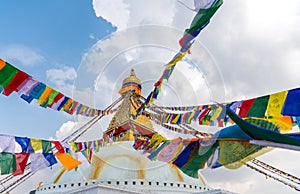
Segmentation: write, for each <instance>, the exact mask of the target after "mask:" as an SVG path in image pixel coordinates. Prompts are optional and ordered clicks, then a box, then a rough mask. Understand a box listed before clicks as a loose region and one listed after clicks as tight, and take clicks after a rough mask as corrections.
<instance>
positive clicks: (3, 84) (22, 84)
mask: <svg viewBox="0 0 300 194" xmlns="http://www.w3.org/2000/svg"><path fill="white" fill-rule="evenodd" d="M0 88H1V90H0V92H1V93H2V94H3V95H5V96H9V95H10V94H11V93H12V92H18V93H19V95H20V97H21V99H23V100H25V101H26V102H28V103H31V102H32V101H33V100H36V103H37V104H39V105H40V106H41V107H43V108H51V109H54V110H57V111H64V112H66V113H68V114H80V115H84V116H88V117H94V116H98V115H108V114H113V113H114V112H115V110H109V111H106V110H99V109H95V108H92V107H89V106H86V105H83V104H81V103H79V102H77V101H75V100H73V99H72V98H70V97H67V96H65V95H64V94H62V93H60V92H58V91H56V90H54V89H53V88H51V87H50V86H48V85H46V84H44V83H42V82H40V81H38V80H36V79H34V78H33V77H31V76H30V75H28V74H27V73H25V72H23V71H21V70H19V69H17V68H16V67H14V66H13V65H11V64H9V63H7V62H5V61H4V60H2V59H0Z"/></svg>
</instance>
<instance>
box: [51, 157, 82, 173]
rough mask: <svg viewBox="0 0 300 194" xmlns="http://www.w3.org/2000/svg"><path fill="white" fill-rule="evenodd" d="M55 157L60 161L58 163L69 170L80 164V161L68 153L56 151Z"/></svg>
mask: <svg viewBox="0 0 300 194" xmlns="http://www.w3.org/2000/svg"><path fill="white" fill-rule="evenodd" d="M55 156H56V158H57V159H58V160H59V161H60V163H61V164H62V165H63V166H64V167H66V168H67V169H68V170H69V171H70V170H72V169H74V168H76V167H77V166H79V165H80V164H81V162H80V161H78V160H76V159H74V158H72V157H71V156H70V155H68V154H62V153H56V154H55Z"/></svg>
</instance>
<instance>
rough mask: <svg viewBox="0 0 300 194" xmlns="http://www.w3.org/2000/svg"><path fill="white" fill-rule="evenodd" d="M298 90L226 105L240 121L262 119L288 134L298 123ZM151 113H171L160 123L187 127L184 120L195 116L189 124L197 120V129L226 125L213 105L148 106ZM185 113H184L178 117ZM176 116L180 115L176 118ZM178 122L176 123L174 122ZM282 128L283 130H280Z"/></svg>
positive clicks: (221, 111) (225, 121) (164, 114)
mask: <svg viewBox="0 0 300 194" xmlns="http://www.w3.org/2000/svg"><path fill="white" fill-rule="evenodd" d="M299 99H300V88H295V89H291V90H285V91H281V92H277V93H274V94H270V95H265V96H261V97H257V98H252V99H248V100H241V101H233V102H227V103H224V104H223V105H226V106H227V107H228V108H230V109H231V110H233V111H234V112H235V113H236V114H238V115H239V116H240V117H241V118H249V117H253V118H264V119H267V120H268V121H271V122H273V123H276V124H277V125H280V126H281V130H286V131H287V130H290V129H291V128H292V125H293V124H297V123H298V121H297V120H300V119H299V118H298V117H300V108H299V107H300V100H299ZM149 109H150V110H152V111H154V112H157V113H158V112H159V111H160V110H166V111H172V113H168V112H167V113H163V116H162V118H161V122H163V123H176V124H182V123H185V124H190V121H191V120H189V119H187V118H188V117H187V115H188V114H192V113H194V116H193V117H192V120H198V123H199V125H207V126H218V127H223V126H225V125H226V123H227V122H228V119H229V118H228V116H227V115H226V114H225V110H223V109H221V108H220V106H218V105H216V104H207V105H197V106H187V107H163V106H154V105H153V106H150V107H149ZM179 111H181V112H182V111H184V112H185V113H178V112H179ZM178 114H180V116H179V117H176V116H178ZM175 118H176V119H177V118H179V119H177V120H176V119H175ZM190 118H191V117H190ZM283 126H284V127H283Z"/></svg>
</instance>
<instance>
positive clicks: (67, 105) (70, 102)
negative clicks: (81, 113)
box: [62, 99, 73, 110]
mask: <svg viewBox="0 0 300 194" xmlns="http://www.w3.org/2000/svg"><path fill="white" fill-rule="evenodd" d="M72 103H73V100H72V99H68V101H67V103H66V104H65V105H64V106H63V107H62V110H69V109H70V106H71V105H72Z"/></svg>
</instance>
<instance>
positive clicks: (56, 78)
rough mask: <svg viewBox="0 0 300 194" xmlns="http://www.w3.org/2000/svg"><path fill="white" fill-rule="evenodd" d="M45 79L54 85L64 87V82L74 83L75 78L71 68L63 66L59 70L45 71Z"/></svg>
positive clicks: (74, 71) (75, 74)
mask: <svg viewBox="0 0 300 194" xmlns="http://www.w3.org/2000/svg"><path fill="white" fill-rule="evenodd" d="M46 76H47V79H48V80H49V81H51V82H53V83H55V84H56V85H64V84H65V81H74V80H75V79H76V77H77V73H76V70H75V69H74V68H73V67H67V66H64V67H62V68H60V69H49V70H47V71H46Z"/></svg>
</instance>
